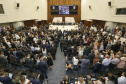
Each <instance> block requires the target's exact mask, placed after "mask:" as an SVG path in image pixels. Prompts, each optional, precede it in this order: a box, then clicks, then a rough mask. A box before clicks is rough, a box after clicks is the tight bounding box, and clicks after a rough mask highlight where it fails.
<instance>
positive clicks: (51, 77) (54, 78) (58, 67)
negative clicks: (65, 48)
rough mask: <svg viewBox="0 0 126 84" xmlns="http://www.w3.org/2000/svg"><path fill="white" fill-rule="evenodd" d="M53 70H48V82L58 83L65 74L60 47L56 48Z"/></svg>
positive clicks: (50, 83)
mask: <svg viewBox="0 0 126 84" xmlns="http://www.w3.org/2000/svg"><path fill="white" fill-rule="evenodd" d="M53 64H54V65H53V70H48V84H60V81H62V80H63V77H64V76H65V75H66V68H65V64H66V60H65V56H64V54H63V52H61V50H60V47H58V48H57V53H56V60H54V61H53Z"/></svg>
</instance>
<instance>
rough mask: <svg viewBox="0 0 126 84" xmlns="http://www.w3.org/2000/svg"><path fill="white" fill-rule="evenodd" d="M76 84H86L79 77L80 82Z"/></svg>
mask: <svg viewBox="0 0 126 84" xmlns="http://www.w3.org/2000/svg"><path fill="white" fill-rule="evenodd" d="M76 84H86V83H85V81H84V79H83V78H82V77H79V81H78V82H77V83H76Z"/></svg>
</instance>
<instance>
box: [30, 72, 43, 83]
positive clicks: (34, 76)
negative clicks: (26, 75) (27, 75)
mask: <svg viewBox="0 0 126 84" xmlns="http://www.w3.org/2000/svg"><path fill="white" fill-rule="evenodd" d="M30 81H31V83H32V84H41V82H40V80H39V79H38V78H37V74H36V73H33V74H32V75H31V79H30Z"/></svg>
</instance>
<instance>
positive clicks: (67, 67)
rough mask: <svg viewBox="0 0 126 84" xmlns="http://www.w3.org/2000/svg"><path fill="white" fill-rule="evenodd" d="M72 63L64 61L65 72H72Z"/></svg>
mask: <svg viewBox="0 0 126 84" xmlns="http://www.w3.org/2000/svg"><path fill="white" fill-rule="evenodd" d="M71 68H72V64H70V63H69V62H66V70H67V74H69V73H71V72H72V69H71Z"/></svg>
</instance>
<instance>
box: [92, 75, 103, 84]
mask: <svg viewBox="0 0 126 84" xmlns="http://www.w3.org/2000/svg"><path fill="white" fill-rule="evenodd" d="M94 84H105V78H104V77H103V76H101V77H100V78H99V80H97V81H94Z"/></svg>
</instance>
